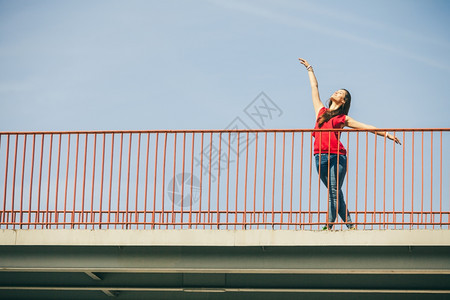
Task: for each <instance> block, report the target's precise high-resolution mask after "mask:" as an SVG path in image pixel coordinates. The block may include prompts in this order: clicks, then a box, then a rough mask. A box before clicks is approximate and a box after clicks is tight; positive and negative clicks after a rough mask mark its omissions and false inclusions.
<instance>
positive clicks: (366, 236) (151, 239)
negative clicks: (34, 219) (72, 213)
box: [0, 229, 450, 246]
mask: <svg viewBox="0 0 450 300" xmlns="http://www.w3.org/2000/svg"><path fill="white" fill-rule="evenodd" d="M12 245H18V246H19V245H20V246H450V230H444V229H440V230H356V231H349V230H345V231H305V230H202V229H200V230H191V229H184V230H112V229H107V230H81V229H76V230H70V229H60V230H58V229H45V230H32V229H30V230H28V229H25V230H23V229H21V230H9V229H2V230H0V246H12Z"/></svg>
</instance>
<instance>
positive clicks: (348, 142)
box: [345, 131, 355, 226]
mask: <svg viewBox="0 0 450 300" xmlns="http://www.w3.org/2000/svg"><path fill="white" fill-rule="evenodd" d="M349 152H350V131H347V159H346V162H345V164H346V165H345V169H346V170H347V173H348V162H349V160H350V159H349V158H348V156H349ZM349 179H350V178H349V175H347V181H346V182H345V207H346V209H347V211H348V214H347V212H345V223H348V221H349V220H348V216H349V215H350V209H349V205H348V204H349V203H348V182H349ZM353 226H355V225H353Z"/></svg>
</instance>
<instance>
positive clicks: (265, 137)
mask: <svg viewBox="0 0 450 300" xmlns="http://www.w3.org/2000/svg"><path fill="white" fill-rule="evenodd" d="M266 156H267V131H266V132H264V171H263V176H264V177H263V178H264V179H263V198H262V213H263V223H264V228H267V226H266V224H265V221H266V220H265V217H266V213H265V212H266V161H267V159H266Z"/></svg>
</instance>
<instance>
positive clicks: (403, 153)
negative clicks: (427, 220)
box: [402, 131, 406, 229]
mask: <svg viewBox="0 0 450 300" xmlns="http://www.w3.org/2000/svg"><path fill="white" fill-rule="evenodd" d="M405 140H406V131H404V132H403V139H402V145H403V147H402V155H403V158H402V229H404V228H405V177H406V176H405V148H406V144H405Z"/></svg>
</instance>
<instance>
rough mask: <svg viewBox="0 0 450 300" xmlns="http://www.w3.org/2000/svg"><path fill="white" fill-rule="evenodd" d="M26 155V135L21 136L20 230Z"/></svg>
mask: <svg viewBox="0 0 450 300" xmlns="http://www.w3.org/2000/svg"><path fill="white" fill-rule="evenodd" d="M26 153H27V135H26V134H25V135H24V136H23V156H22V176H21V184H20V229H22V224H23V180H24V176H25V158H26Z"/></svg>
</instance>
